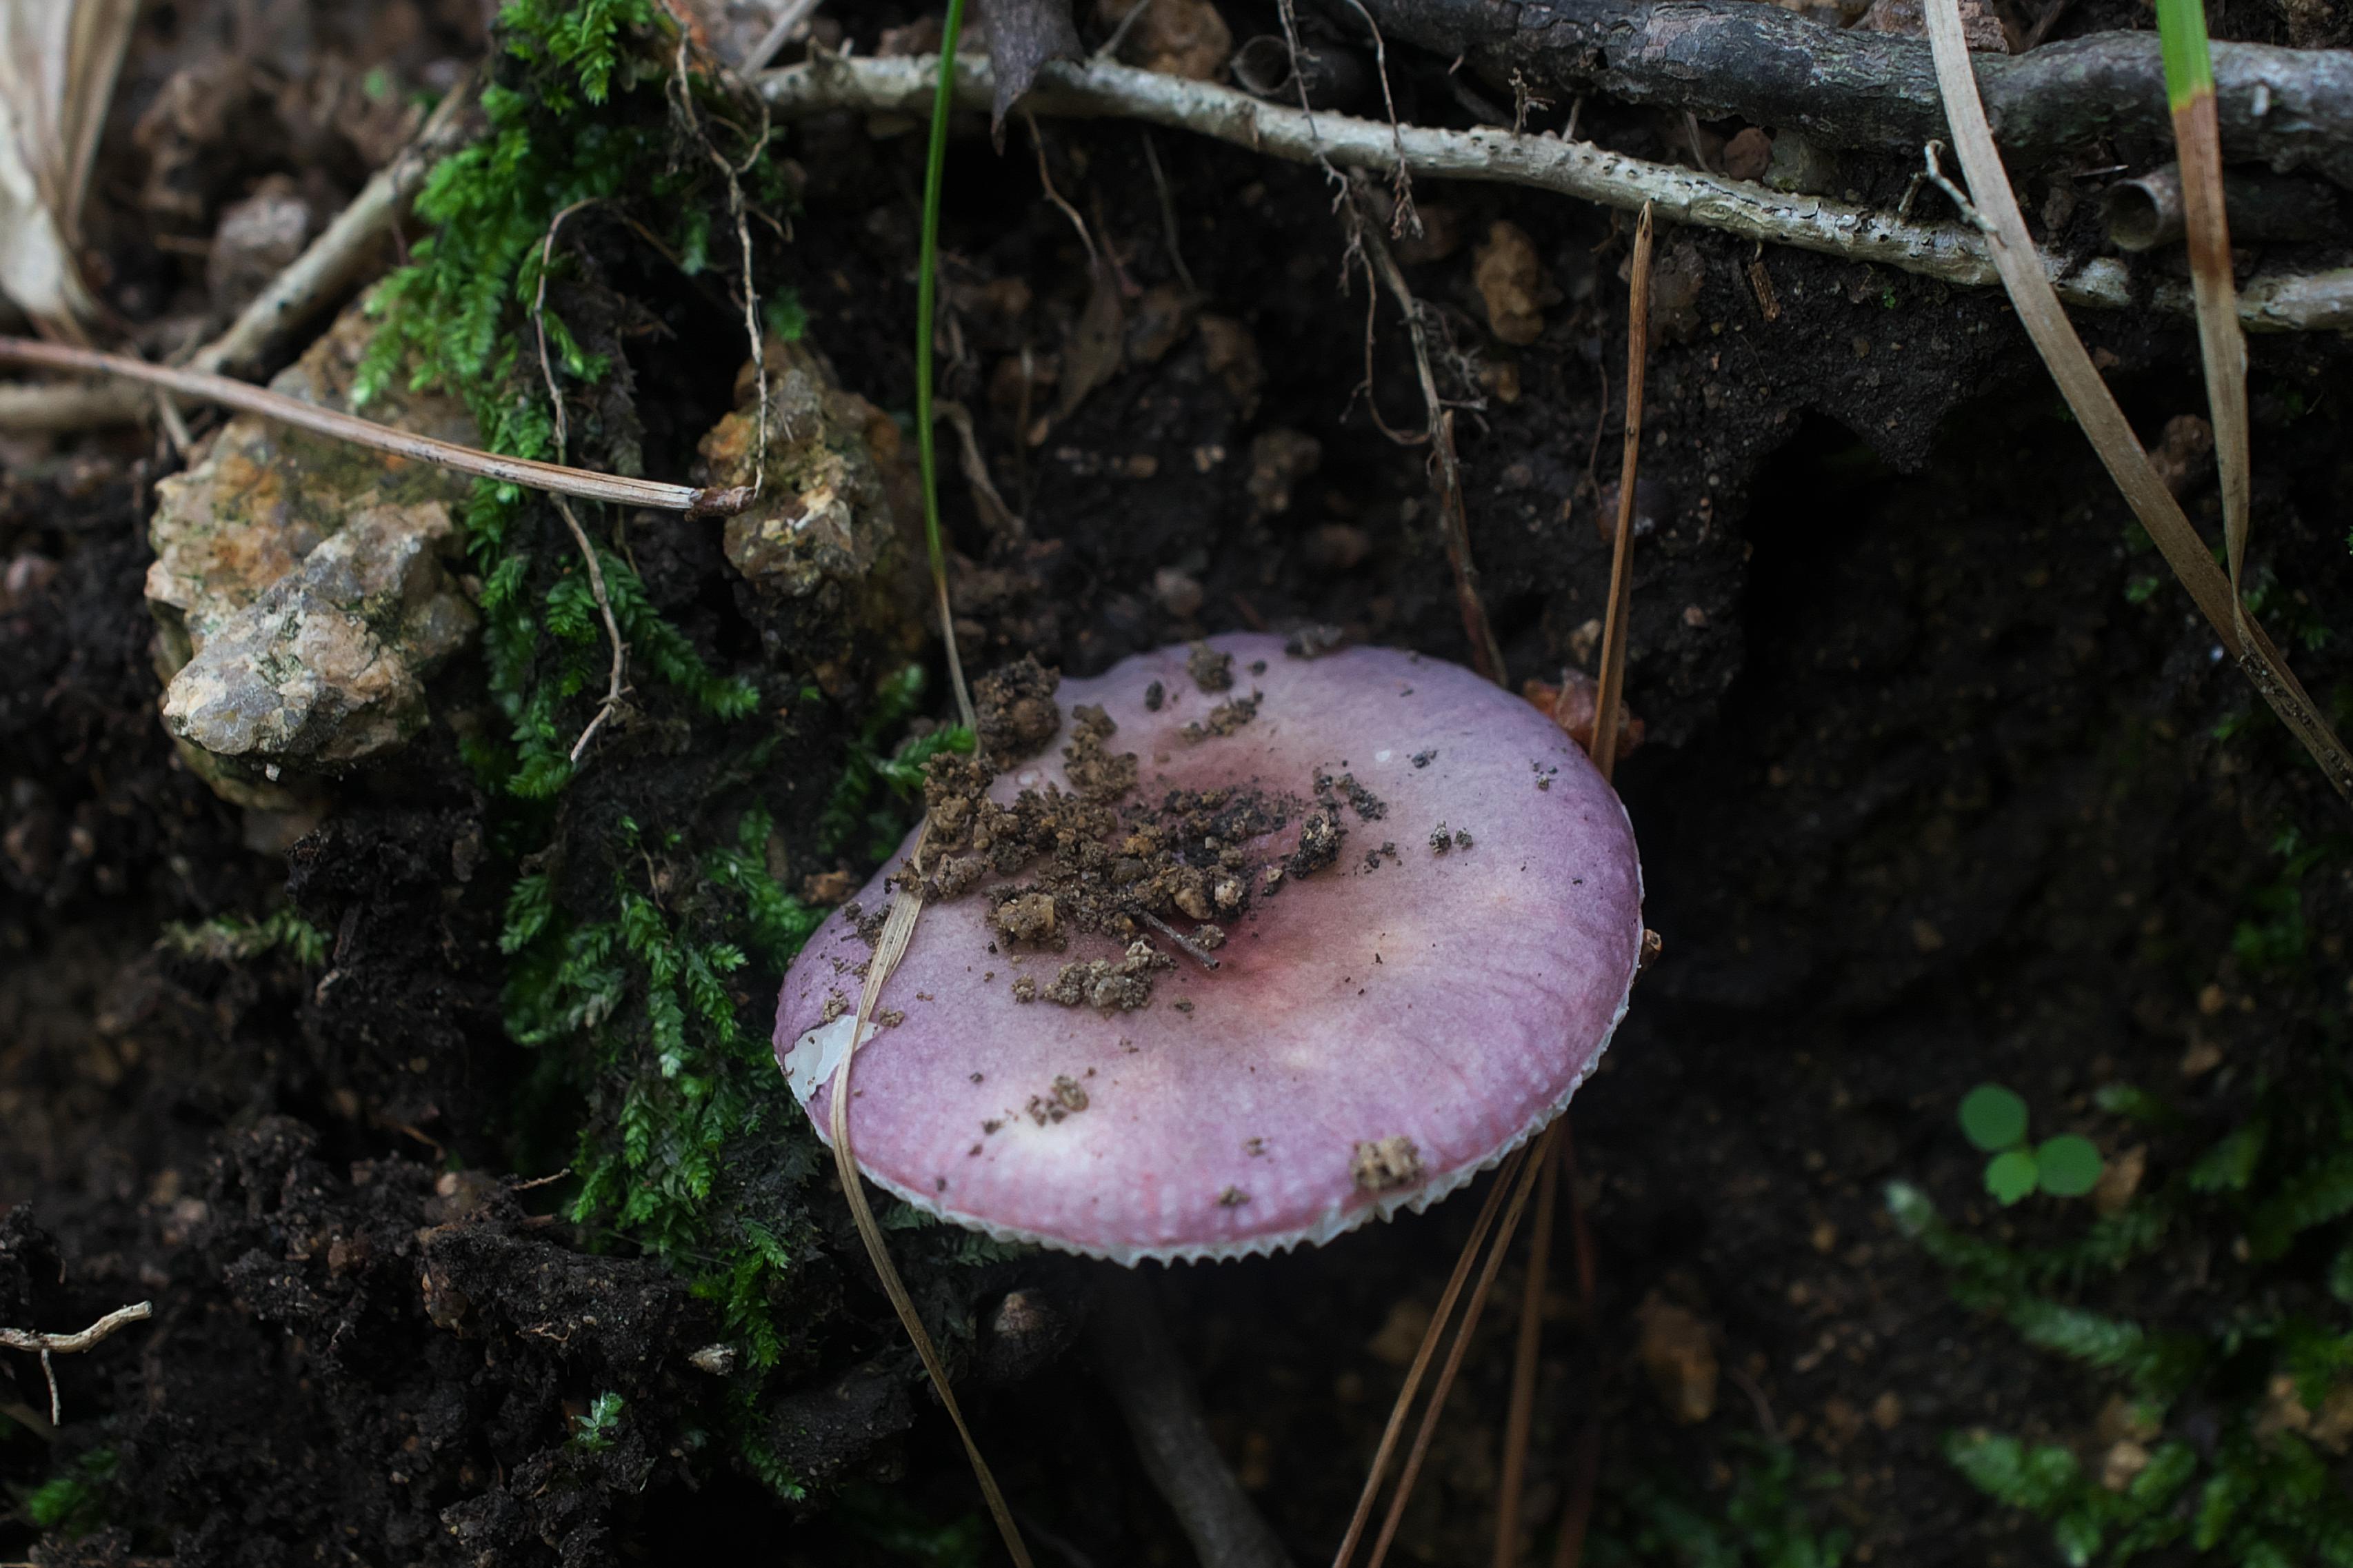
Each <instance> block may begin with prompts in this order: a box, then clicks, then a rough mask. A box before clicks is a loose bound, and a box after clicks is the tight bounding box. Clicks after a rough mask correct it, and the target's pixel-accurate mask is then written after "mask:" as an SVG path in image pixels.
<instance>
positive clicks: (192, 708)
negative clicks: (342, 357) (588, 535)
mask: <svg viewBox="0 0 2353 1568" xmlns="http://www.w3.org/2000/svg"><path fill="white" fill-rule="evenodd" d="M456 534H457V531H456V529H455V527H454V526H453V525H452V524H451V522H450V521H449V511H448V508H447V507H446V506H444V505H443V504H442V503H441V502H439V501H425V502H420V503H416V504H411V505H390V506H376V507H369V508H366V509H364V510H360V511H358V512H356V513H354V514H353V516H352V517H351V519H350V520H349V521H346V522H345V523H344V525H343V528H342V529H341V530H340V531H337V532H335V533H334V534H332V536H330V537H329V538H327V539H326V540H325V541H323V542H321V543H320V544H319V546H318V547H317V548H316V549H314V550H312V551H311V552H310V553H309V554H308V555H306V556H305V557H303V559H302V562H301V564H300V565H299V566H297V567H296V568H295V569H294V570H293V571H291V572H289V573H288V574H286V575H284V576H283V577H280V579H279V580H278V581H277V582H276V583H273V584H270V586H269V587H268V588H267V589H265V590H263V592H262V594H261V596H260V597H259V598H258V599H256V600H255V601H254V602H253V603H252V604H250V605H247V606H246V607H245V608H244V609H242V610H240V611H238V612H237V613H236V614H234V615H232V616H228V617H227V619H225V620H223V621H221V622H219V623H218V624H217V625H216V626H215V627H214V629H213V631H212V633H211V635H210V636H208V637H206V639H205V643H204V646H203V647H201V648H200V649H198V650H197V652H196V654H195V658H191V659H190V660H189V661H188V662H187V664H186V665H185V666H183V667H182V668H181V670H180V672H179V673H178V674H177V675H176V676H174V678H173V679H172V684H171V686H170V688H169V689H167V690H166V691H165V692H164V725H165V727H166V728H168V729H169V730H170V731H172V733H173V734H174V736H175V737H177V738H178V739H180V740H183V741H185V742H189V743H190V744H192V745H195V746H197V747H200V748H201V749H203V750H204V751H206V752H210V753H211V754H212V755H213V756H214V757H216V758H226V759H231V760H234V761H237V762H244V763H253V764H257V765H259V766H260V767H261V768H262V769H263V771H264V773H265V775H268V774H269V771H270V770H273V769H282V768H285V767H288V766H292V767H298V768H303V769H306V770H311V771H317V770H322V769H327V768H339V767H343V766H348V765H349V764H351V763H356V762H360V761H363V760H364V759H366V758H369V757H375V756H380V755H382V754H384V753H385V752H391V751H394V750H396V749H397V748H398V747H399V746H400V745H402V744H403V743H404V742H406V741H407V740H408V739H409V738H410V737H411V736H413V735H415V734H416V733H417V731H419V730H422V729H423V728H424V727H425V721H426V708H425V678H426V677H427V676H429V675H430V674H432V673H433V671H434V670H436V669H438V668H440V666H441V665H442V664H443V663H444V662H446V661H447V660H448V658H449V657H450V656H451V655H453V654H455V653H456V652H458V650H459V649H460V648H462V647H465V645H466V643H467V642H468V641H469V640H470V638H471V637H473V635H474V629H475V625H476V621H475V616H474V607H473V606H472V605H470V604H468V603H467V602H466V599H465V597H464V596H463V595H460V594H459V592H458V590H457V588H456V586H455V584H453V583H452V582H451V581H450V577H449V574H448V572H447V571H445V570H444V569H443V566H442V562H441V556H442V555H443V554H444V553H454V552H455V549H456Z"/></svg>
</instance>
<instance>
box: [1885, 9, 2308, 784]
mask: <svg viewBox="0 0 2353 1568" xmlns="http://www.w3.org/2000/svg"><path fill="white" fill-rule="evenodd" d="M1927 18H1928V40H1929V43H1930V45H1931V47H1933V49H1934V51H1935V55H1936V79H1937V83H1938V85H1939V87H1940V88H1941V89H1942V90H1943V92H1944V95H1945V108H1946V113H1947V118H1948V120H1949V121H1950V122H1951V126H1952V132H1953V146H1954V151H1955V152H1956V153H1958V154H1959V156H1960V160H1961V171H1962V173H1963V174H1966V175H1967V176H1968V182H1969V193H1970V195H1973V196H1974V197H1975V198H1976V200H1977V206H1978V211H1979V212H1980V213H1981V214H1982V215H1983V218H1984V221H1986V222H1987V223H1988V224H1989V226H1990V233H1989V242H1990V244H1991V247H1992V251H1993V256H1994V258H1995V260H1996V261H1997V262H1998V263H1999V264H2000V267H2001V272H2002V284H2003V286H2004V287H2005V288H2006V289H2009V291H2010V303H2011V304H2012V305H2013V306H2015V307H2016V309H2017V311H2018V319H2019V321H2020V323H2021V325H2023V326H2024V327H2025V328H2026V331H2027V335H2028V336H2029V337H2031V339H2032V340H2033V342H2034V347H2035V350H2036V352H2037V353H2041V354H2042V363H2044V364H2045V365H2046V366H2048V367H2049V368H2050V371H2051V378H2052V381H2054V382H2056V383H2057V384H2058V386H2059V391H2060V395H2062V396H2063V397H2065V398H2066V400H2067V406H2068V408H2069V409H2070V410H2071V411H2072V412H2073V414H2074V416H2075V423H2076V424H2077V425H2079V426H2082V427H2083V431H2084V436H2085V437H2086V438H2088V439H2089V440H2090V441H2091V443H2092V449H2093V451H2094V452H2095V453H2096V454H2098V456H2099V459H2100V462H2101V464H2102V466H2104V467H2105V468H2106V469H2107V470H2108V477H2109V478H2110V479H2114V480H2115V481H2116V488H2117V489H2119V490H2122V491H2123V492H2124V497H2125V500H2126V503H2127V504H2128V505H2130V506H2131V508H2132V509H2133V513H2134V515H2135V516H2137V518H2139V519H2140V523H2141V526H2142V527H2143V528H2145V529H2147V531H2148V536H2149V538H2150V539H2152V540H2154V541H2155V542H2156V543H2157V547H2158V550H2159V551H2161V552H2163V553H2164V555H2165V559H2166V563H2167V564H2168V565H2169V566H2171V567H2172V568H2173V572H2174V574H2175V575H2176V576H2178V577H2179V578H2180V579H2181V583H2182V586H2184V587H2185V588H2187V589H2189V596H2190V598H2191V599H2193V600H2195V601H2196V603H2197V605H2198V608H2199V611H2200V613H2201V614H2202V615H2204V616H2205V617H2206V621H2207V624H2208V625H2209V626H2212V627H2213V628H2214V633H2215V636H2216V637H2218V638H2219V639H2220V640H2221V644H2222V647H2224V648H2225V649H2227V650H2228V651H2229V652H2230V653H2231V655H2232V657H2233V658H2235V659H2236V660H2237V661H2238V665H2239V668H2240V671H2241V672H2242V674H2244V675H2245V676H2246V678H2247V679H2248V681H2249V683H2250V684H2252V685H2253V687H2254V688H2255V689H2256V690H2257V691H2258V692H2260V693H2262V695H2263V700H2264V701H2266V702H2268V703H2269V704H2271V708H2272V710H2273V711H2274V713H2277V714H2278V715H2279V717H2280V720H2281V721H2282V722H2284V724H2286V726H2287V727H2288V729H2289V730H2290V731H2293V732H2294V733H2295V737H2296V739H2297V740H2298V741H2300V742H2303V744H2304V747H2305V749H2306V751H2308V752H2311V753H2312V757H2313V760H2314V761H2315V762H2316V763H2319V764H2320V771H2321V773H2323V774H2324V775H2325V776H2326V777H2327V780H2328V782H2329V784H2331V785H2333V786H2334V787H2335V788H2336V790H2337V793H2338V794H2339V795H2343V796H2344V797H2345V798H2346V799H2347V800H2348V801H2353V755H2348V753H2347V752H2346V750H2345V743H2344V742H2342V741H2340V740H2338V739H2337V733H2336V731H2334V730H2333V729H2332V728H2330V726H2329V723H2328V721H2327V719H2326V718H2325V717H2323V716H2322V713H2321V710H2320V709H2319V708H2318V706H2317V705H2316V704H2315V703H2314V702H2313V700H2312V698H2311V697H2310V695H2308V694H2307V693H2306V691H2305V689H2304V688H2303V686H2302V685H2301V684H2299V683H2298V682H2297V680H2296V679H2295V675H2294V674H2293V673H2292V672H2290V670H2289V669H2288V668H2287V664H2286V662H2285V661H2284V659H2282V658H2280V653H2279V649H2278V648H2276V647H2274V646H2273V645H2272V642H2271V639H2270V638H2269V637H2265V636H2264V635H2263V628H2262V627H2261V626H2257V625H2256V624H2255V622H2254V619H2253V616H2244V615H2243V611H2242V607H2241V606H2240V605H2238V602H2237V601H2238V596H2237V595H2235V594H2233V593H2232V591H2231V584H2230V581H2229V579H2228V578H2226V577H2225V576H2224V575H2223V574H2222V571H2221V568H2220V567H2218V566H2216V565H2215V564H2214V558H2213V557H2212V556H2211V555H2210V554H2208V553H2207V551H2206V542H2205V541H2204V540H2203V539H2201V538H2200V537H2199V533H2198V531H2197V529H2195V528H2194V527H2192V526H2191V525H2190V522H2189V519H2188V518H2187V517H2185V516H2183V515H2182V511H2181V505H2180V503H2179V501H2177V500H2174V498H2173V492H2172V491H2171V490H2170V489H2167V488H2166V485H2165V482H2164V480H2162V479H2159V478H2158V474H2157V470H2156V468H2154V467H2152V466H2151V465H2150V463H2149V460H2148V454H2147V452H2145V451H2143V450H2142V449H2141V444H2140V438H2139V437H2137V436H2135V435H2134V434H2133V429H2132V426H2131V425H2130V424H2129V423H2127V422H2126V419H2125V416H2124V410H2122V409H2121V408H2119V407H2117V406H2116V397H2115V395H2113V394H2111V393H2110V392H2109V391H2108V385H2107V383H2106V382H2105V381H2103V380H2101V379H2100V373H2099V371H2098V370H2097V369H2096V368H2095V367H2094V365H2093V363H2092V356H2091V354H2090V353H2088V352H2086V351H2085V349H2084V340H2083V339H2081V338H2079V337H2077V336H2076V335H2075V329H2074V327H2073V325H2072V324H2070V323H2069V321H2068V320H2067V316H2066V312H2064V311H2063V310H2061V309H2060V308H2059V300H2058V298H2057V296H2056V295H2054V294H2053V293H2052V288H2051V279H2050V276H2049V274H2048V273H2047V272H2046V271H2045V270H2044V268H2043V267H2042V265H2040V258H2038V256H2037V254H2036V251H2035V248H2034V240H2033V237H2031V235H2029V234H2028V233H2027V229H2026V219H2025V217H2024V216H2022V215H2021V213H2020V212H2019V210H2018V196H2017V195H2016V193H2015V192H2013V191H2012V190H2011V189H2010V177H2009V175H2008V174H2005V173H2004V172H2003V170H2002V166H2001V154H2000V153H1998V152H1997V151H1995V149H1994V142H1993V132H1992V130H1991V128H1990V127H1989V126H1988V125H1987V123H1986V117H1985V105H1984V104H1983V103H1982V102H1981V101H1980V100H1978V84H1977V78H1976V76H1975V75H1973V74H1972V72H1971V70H1970V67H1969V58H1968V43H1967V42H1966V41H1965V40H1964V38H1963V37H1962V36H1961V17H1960V9H1959V5H1958V0H1929V4H1928V7H1927ZM2242 298H2243V297H2242ZM2242 626H2243V627H2244V628H2245V632H2244V635H2243V636H2242V635H2241V628H2242Z"/></svg>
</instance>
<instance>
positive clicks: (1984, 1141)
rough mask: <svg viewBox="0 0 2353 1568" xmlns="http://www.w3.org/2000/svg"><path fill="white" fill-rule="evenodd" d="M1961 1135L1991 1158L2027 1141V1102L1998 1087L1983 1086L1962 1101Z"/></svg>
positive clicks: (1970, 1092)
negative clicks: (1965, 1136)
mask: <svg viewBox="0 0 2353 1568" xmlns="http://www.w3.org/2000/svg"><path fill="white" fill-rule="evenodd" d="M1961 1131H1963V1132H1965V1133H1967V1134H1968V1140H1969V1142H1972V1143H1974V1144H1976V1145H1977V1146H1978V1148H1980V1149H1982V1150H1984V1151H1985V1152H1987V1153H1989V1154H1998V1153H2000V1152H2001V1151H2003V1150H2004V1149H2014V1148H2016V1147H2017V1146H2018V1145H2019V1144H2020V1143H2021V1142H2024V1141H2025V1138H2026V1101H2024V1100H2021V1099H2020V1098H2019V1097H2018V1096H2017V1095H2016V1094H2015V1093H2013V1092H2011V1091H2010V1090H2009V1089H2004V1088H2002V1087H2001V1085H2000V1084H1998V1083H1981V1084H1979V1085H1978V1086H1977V1088H1975V1089H1971V1090H1969V1092H1968V1097H1967V1098H1966V1099H1964V1100H1962V1101H1961Z"/></svg>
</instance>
